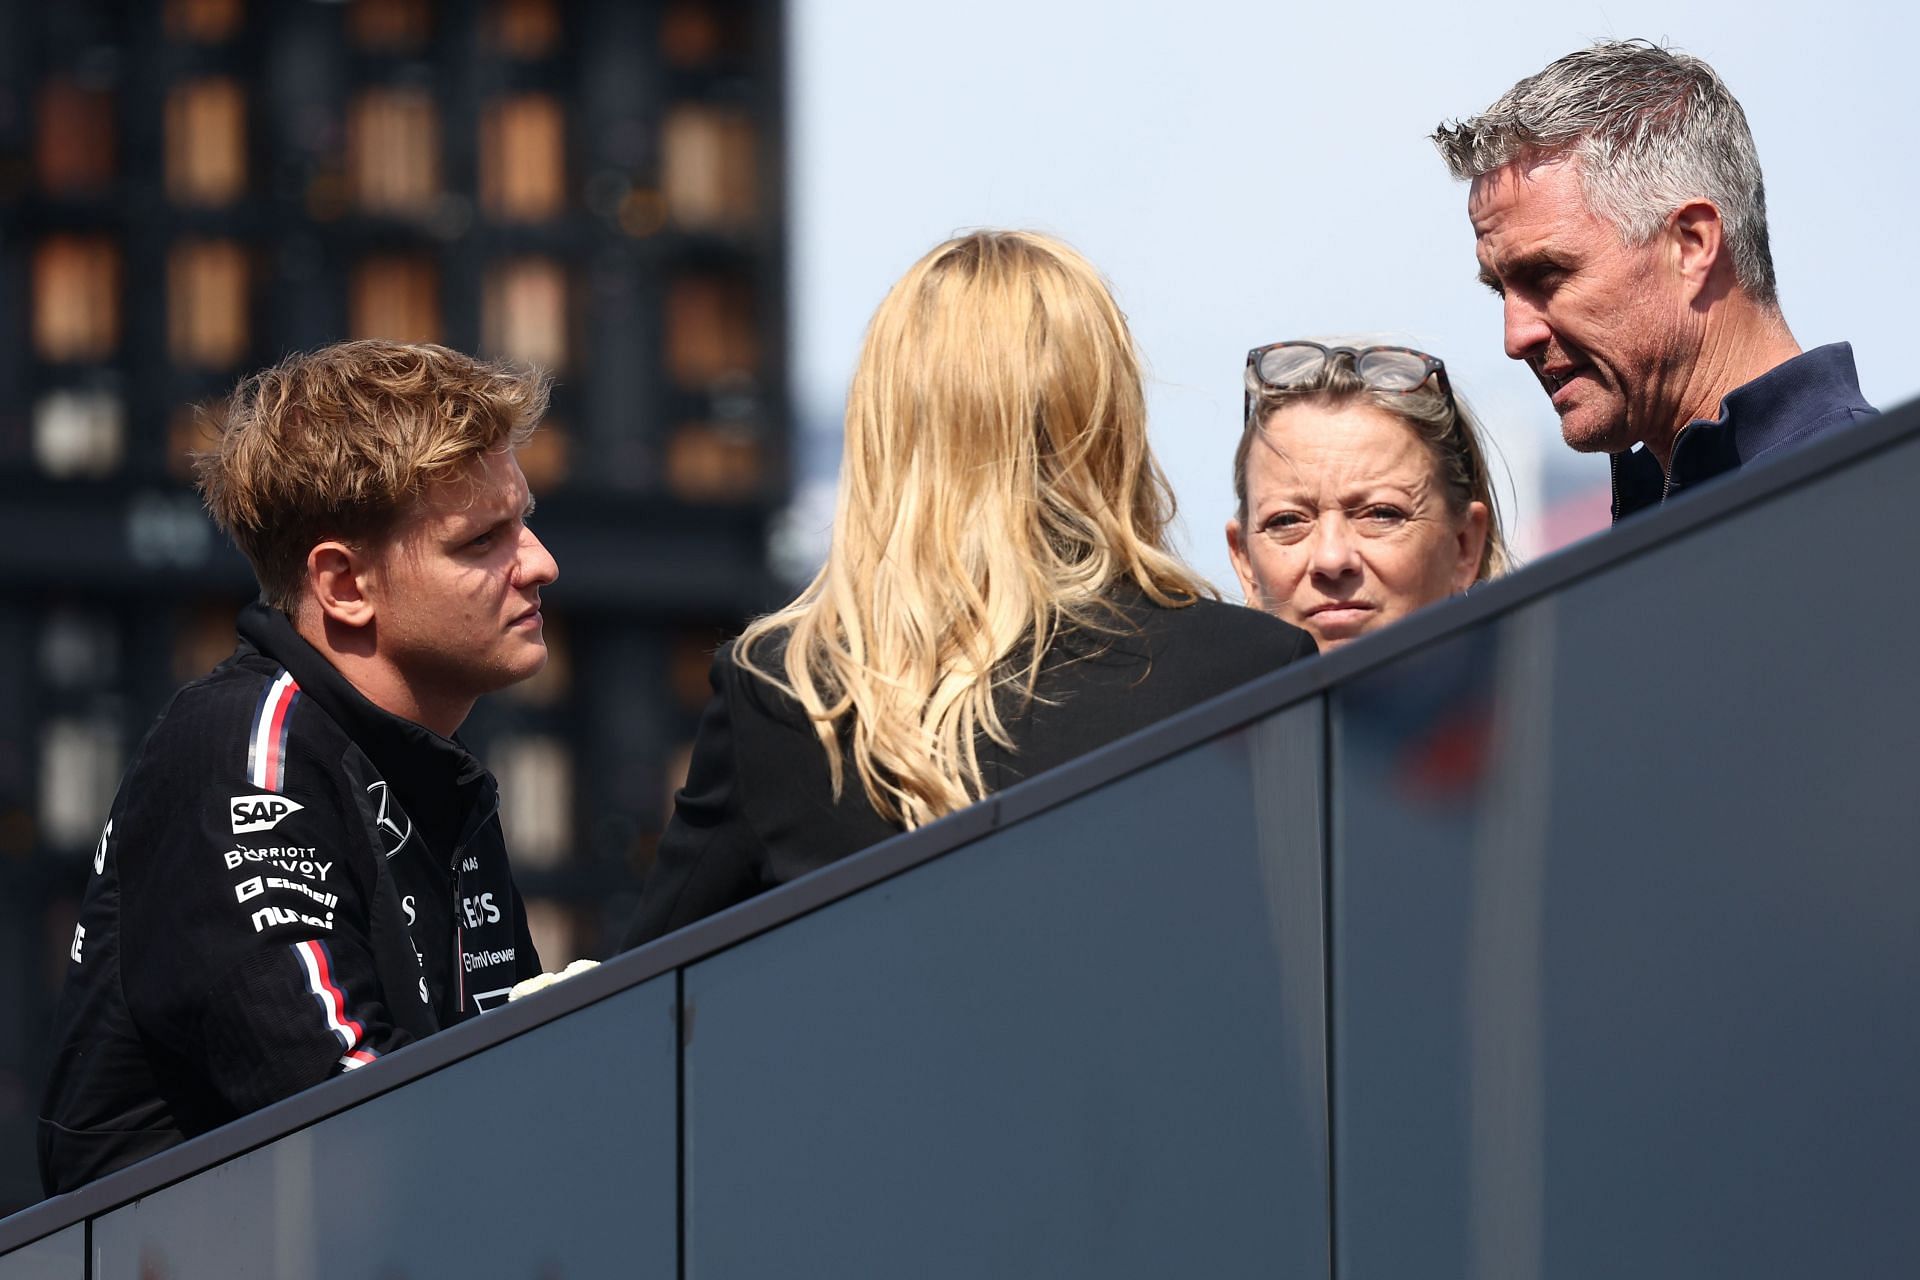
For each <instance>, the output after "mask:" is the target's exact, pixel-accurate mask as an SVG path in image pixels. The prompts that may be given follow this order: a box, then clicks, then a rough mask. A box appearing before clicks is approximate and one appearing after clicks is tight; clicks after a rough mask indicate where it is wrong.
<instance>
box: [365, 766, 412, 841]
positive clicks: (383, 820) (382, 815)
mask: <svg viewBox="0 0 1920 1280" xmlns="http://www.w3.org/2000/svg"><path fill="white" fill-rule="evenodd" d="M367 794H368V795H370V796H372V797H374V805H375V813H374V818H373V821H374V825H376V826H378V827H379V828H380V843H381V844H382V845H384V846H385V847H386V850H387V856H388V857H389V858H391V857H392V856H393V855H394V854H396V853H399V852H400V851H401V850H402V849H404V848H406V846H407V841H409V840H411V839H413V819H412V818H409V817H408V816H407V811H406V810H405V809H402V808H401V807H400V802H399V801H398V800H395V799H394V798H393V792H392V791H391V790H390V789H389V788H388V787H387V784H386V783H384V782H372V783H368V784H367Z"/></svg>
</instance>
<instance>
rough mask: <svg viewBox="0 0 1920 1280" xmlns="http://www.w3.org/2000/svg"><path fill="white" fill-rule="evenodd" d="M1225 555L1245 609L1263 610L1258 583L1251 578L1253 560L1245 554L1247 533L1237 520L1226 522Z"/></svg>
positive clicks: (1257, 580)
mask: <svg viewBox="0 0 1920 1280" xmlns="http://www.w3.org/2000/svg"><path fill="white" fill-rule="evenodd" d="M1227 554H1228V555H1229V556H1230V557H1232V559H1233V573H1234V576H1235V577H1237V578H1239V579H1240V592H1241V595H1242V597H1243V598H1244V599H1245V600H1246V602H1247V607H1248V608H1249V609H1259V608H1263V607H1264V605H1263V603H1262V601H1261V597H1260V582H1259V579H1257V578H1255V577H1254V576H1253V559H1252V557H1250V556H1249V555H1248V554H1247V531H1246V529H1245V527H1244V526H1243V525H1241V523H1240V522H1239V521H1238V520H1233V519H1229V520H1228V521H1227Z"/></svg>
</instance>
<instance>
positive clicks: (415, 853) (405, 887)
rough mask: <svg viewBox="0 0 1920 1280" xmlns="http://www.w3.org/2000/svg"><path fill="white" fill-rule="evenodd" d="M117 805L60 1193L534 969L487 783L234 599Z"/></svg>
mask: <svg viewBox="0 0 1920 1280" xmlns="http://www.w3.org/2000/svg"><path fill="white" fill-rule="evenodd" d="M239 631H240V644H239V647H238V648H237V649H236V650H235V652H234V655H233V657H231V658H230V659H228V660H227V661H226V662H224V663H222V664H221V665H220V667H219V668H217V669H216V670H215V671H214V672H213V673H212V674H210V675H208V676H206V677H204V678H202V679H200V680H197V681H195V682H193V683H192V684H189V685H187V686H186V687H185V688H184V689H182V690H180V692H179V693H178V694H176V695H175V696H174V699H173V701H172V703H171V704H170V705H169V706H168V707H167V710H166V711H165V713H164V714H162V716H161V717H160V720H159V722H158V723H157V724H155V725H154V727H153V729H152V731H151V732H149V733H148V735H147V738H146V741H145V742H143V743H142V744H141V747H140V750H139V752H138V753H137V754H136V756H135V757H134V761H133V764H132V766H131V767H130V768H129V769H128V770H127V773H126V776H125V777H124V778H122V780H121V783H120V791H119V794H118V795H116V796H115V797H114V801H113V808H112V811H111V812H110V814H109V816H108V819H107V824H106V828H105V829H104V830H103V831H102V833H101V836H100V843H99V845H98V847H97V848H96V849H95V852H94V856H93V864H92V873H93V874H92V877H91V879H90V880H89V882H88V884H87V891H86V897H85V899H84V900H83V901H82V903H81V906H80V919H79V924H78V926H77V927H76V929H75V930H74V935H73V941H72V944H71V949H70V951H69V953H68V970H67V981H66V987H65V990H64V991H63V992H62V994H61V998H60V1004H59V1008H58V1012H57V1014H56V1017H55V1023H54V1041H53V1045H54V1056H53V1059H52V1062H51V1064H50V1067H51V1070H50V1076H49V1079H48V1082H47V1089H46V1094H45V1098H44V1101H43V1102H42V1104H41V1110H40V1135H39V1148H40V1176H41V1180H42V1182H43V1183H44V1184H45V1186H46V1189H47V1192H48V1194H50V1195H51V1194H57V1193H59V1192H62V1191H69V1190H72V1189H73V1188H74V1187H77V1186H79V1185H81V1184H82V1183H85V1182H88V1181H91V1180H92V1179H94V1178H97V1177H99V1176H101V1175H102V1174H105V1173H109V1172H111V1171H113V1170H115V1169H118V1168H121V1167H123V1166H125V1165H129V1164H132V1163H133V1162H134V1161H136V1160H139V1159H142V1158H144V1157H146V1156H149V1155H151V1154H153V1153H154V1152H156V1151H160V1150H162V1149H164V1148H166V1147H170V1146H173V1145H174V1144H176V1143H179V1142H181V1141H183V1140H185V1139H186V1138H188V1137H191V1136H193V1135H195V1134H199V1133H204V1132H205V1131H207V1130H208V1129H211V1128H213V1127H215V1126H216V1125H219V1124H222V1123H224V1122H225V1121H227V1120H230V1119H232V1118H234V1117H235V1116H238V1115H241V1114H243V1113H245V1112H248V1111H251V1110H253V1109H255V1108H257V1107H261V1106H264V1105H266V1104H267V1103H269V1102H273V1101H276V1100H277V1099H280V1098H284V1097H286V1096H287V1095H289V1094H292V1093H295V1092H297V1091H298V1090H301V1089H304V1088H306V1087H308V1086H309V1085H313V1084H317V1083H319V1082H320V1081H322V1080H325V1079H326V1078H328V1077H329V1076H331V1075H334V1074H335V1073H336V1072H340V1071H346V1070H352V1069H354V1068H356V1067H359V1066H362V1065H364V1064H366V1063H368V1062H371V1061H373V1060H374V1059H376V1058H378V1057H379V1056H380V1055H382V1054H385V1053H389V1052H391V1051H393V1050H394V1049H397V1048H399V1047H400V1046H402V1045H405V1044H407V1043H409V1042H411V1041H413V1040H416V1039H419V1038H420V1037H422V1036H426V1035H429V1034H431V1033H433V1032H434V1031H437V1030H439V1029H440V1028H442V1027H445V1026H449V1025H451V1024H453V1023H455V1022H459V1021H461V1020H463V1019H465V1018H469V1017H472V1016H473V1015H474V1014H476V1013H479V1012H482V1011H483V1010H485V1009H488V1008H492V1007H493V1006H495V1005H496V1004H499V1003H501V1002H503V1001H504V1000H505V998H506V993H507V990H508V989H509V988H510V987H511V986H512V985H513V984H514V982H516V981H517V980H519V979H521V978H524V977H529V976H532V975H533V974H537V973H539V972H540V962H539V958H538V957H537V956H536V955H535V954H534V949H533V944H532V940H531V938H530V937H529V936H528V933H527V923H526V913H525V911H524V909H523V908H522V906H521V902H520V898H519V895H518V893H517V892H516V891H515V889H514V883H513V874H512V871H511V870H510V869H509V867H508V865H507V856H506V849H505V846H504V843H503V841H502V838H501V833H500V821H499V817H498V805H499V793H498V790H497V788H496V786H495V784H494V780H493V776H492V775H491V774H489V773H488V772H487V771H486V769H485V768H483V767H482V766H481V764H480V762H479V761H477V760H475V759H474V758H473V756H472V755H471V754H469V753H468V752H467V750H466V749H465V748H464V747H462V746H460V745H459V744H458V743H457V742H454V741H451V740H449V739H446V738H442V737H440V736H439V735H438V734H436V733H434V732H432V731H431V730H428V729H425V728H423V727H421V726H420V725H417V724H414V723H413V722H411V721H408V720H403V719H401V718H399V717H397V716H393V715H389V714H388V713H387V712H385V711H382V710H380V709H379V708H377V707H375V706H374V705H373V704H372V703H370V702H368V701H367V700H366V699H365V698H363V697H361V696H360V694H359V693H358V692H357V691H356V690H355V689H354V688H353V686H352V685H351V684H349V683H348V682H347V681H346V679H345V678H344V677H342V676H341V675H340V674H339V673H338V672H337V671H335V670H334V668H333V666H332V664H330V663H329V662H328V661H327V660H326V659H325V658H323V657H322V656H321V655H320V654H319V653H318V652H316V651H315V650H314V649H313V648H312V647H311V646H309V645H308V644H307V643H306V642H305V641H304V640H302V639H301V638H300V637H299V635H298V634H297V633H296V632H295V631H294V629H293V627H292V625H291V624H290V623H289V622H288V620H287V618H286V617H285V615H283V614H281V613H279V612H278V611H277V610H273V609H270V608H267V607H266V606H264V605H260V604H255V605H250V606H249V607H248V608H247V609H246V610H244V611H243V612H242V613H241V615H240V620H239Z"/></svg>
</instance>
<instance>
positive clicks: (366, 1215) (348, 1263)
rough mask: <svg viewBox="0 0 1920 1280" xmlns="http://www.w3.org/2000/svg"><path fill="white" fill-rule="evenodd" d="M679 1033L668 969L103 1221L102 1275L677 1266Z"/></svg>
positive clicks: (97, 1238) (131, 1279) (386, 1276)
mask: <svg viewBox="0 0 1920 1280" xmlns="http://www.w3.org/2000/svg"><path fill="white" fill-rule="evenodd" d="M536 998H537V997H536ZM676 1036H677V1032H676V1029H675V1023H674V979H673V976H672V975H671V974H668V975H663V976H661V977H659V978H655V979H653V980H652V981H650V982H646V983H643V984H641V985H640V986H637V987H633V988H631V989H629V990H626V991H623V992H621V993H620V994H618V995H616V996H613V997H611V998H609V999H606V1000H603V1001H600V1002H599V1003H597V1004H593V1005H589V1006H587V1007H586V1008H584V1009H581V1010H579V1011H578V1012H576V1013H573V1014H570V1015H568V1016H567V1017H564V1018H561V1019H559V1020H558V1021H555V1022H552V1023H549V1024H547V1025H546V1026H545V1027H543V1028H541V1030H540V1031H539V1033H538V1034H537V1035H524V1036H520V1037H518V1038H516V1039H513V1040H509V1041H506V1042H505V1043H504V1044H501V1045H497V1046H495V1047H494V1048H492V1049H490V1050H488V1051H487V1052H486V1053H485V1054H482V1055H479V1056H476V1057H471V1058H467V1059H464V1060H462V1061H460V1062H457V1063H454V1064H453V1065H452V1066H449V1067H447V1068H445V1069H444V1070H441V1071H438V1072H435V1073H434V1074H432V1075H430V1076H426V1077H424V1078H422V1079H420V1080H417V1081H415V1082H413V1083H412V1084H409V1085H408V1086H407V1087H406V1088H404V1089H400V1090H396V1091H395V1092H392V1093H387V1094H382V1095H380V1096H378V1097H376V1098H373V1099H371V1100H370V1101H367V1102H364V1103H362V1104H360V1105H359V1106H357V1107H354V1108H352V1109H350V1110H348V1111H344V1112H341V1113H340V1114H338V1115H335V1116H332V1117H330V1118H328V1119H326V1120H323V1121H321V1122H320V1123H318V1124H315V1125H313V1126H312V1127H310V1128H307V1129H303V1130H301V1131H299V1132H297V1133H293V1134H289V1135H288V1136H286V1137H284V1138H281V1139H279V1140H278V1141H276V1142H273V1143H271V1144H269V1145H268V1146H265V1147H262V1148H260V1149H258V1150H256V1151H253V1152H250V1153H248V1154H246V1155H243V1156H240V1157H238V1158H236V1159H233V1160H230V1161H228V1162H227V1163H225V1164H223V1165H219V1166H217V1167H215V1168H213V1169H210V1170H208V1171H206V1172H204V1173H201V1174H199V1175H197V1176H195V1177H193V1178H191V1179H189V1180H187V1181H185V1182H181V1183H176V1184H175V1185H173V1186H171V1187H167V1188H165V1189H163V1190H161V1191H158V1192H155V1193H154V1194H152V1195H149V1196H147V1197H145V1198H144V1199H142V1200H138V1201H135V1202H134V1203H133V1204H131V1205H128V1206H127V1207H126V1208H123V1209H119V1210H116V1211H114V1212H112V1213H109V1214H106V1215H104V1216H102V1217H101V1218H99V1219H97V1220H96V1221H95V1223H94V1227H93V1246H94V1257H95V1268H94V1274H93V1280H153V1278H154V1277H173V1278H175V1280H180V1278H182V1277H189V1276H254V1275H258V1276H267V1275H270V1276H274V1277H276V1278H277V1280H318V1278H319V1277H331V1276H369V1277H379V1278H381V1280H402V1277H414V1278H420V1280H424V1278H426V1277H438V1276H456V1275H457V1276H527V1277H534V1276H560V1275H567V1276H602V1275H622V1276H638V1277H647V1276H654V1277H671V1276H674V1275H675V1274H676V1270H677V1256H676V1255H677V1248H676V1243H675V1232H676V1224H675V1197H676V1180H677V1169H676V1160H675V1154H674V1152H675V1143H676V1120H675V1106H676V1103H675V1088H676V1084H675V1080H676V1062H675V1041H676Z"/></svg>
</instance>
